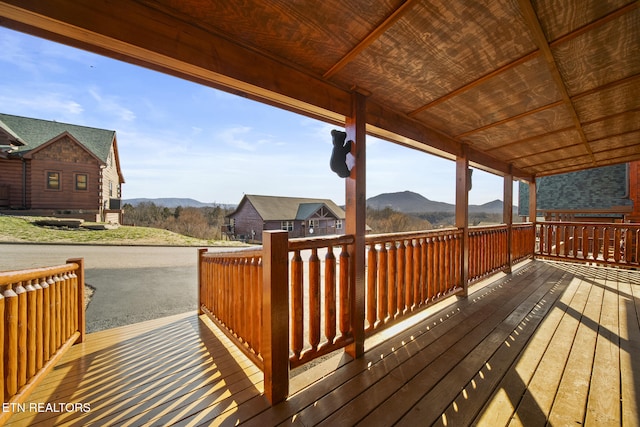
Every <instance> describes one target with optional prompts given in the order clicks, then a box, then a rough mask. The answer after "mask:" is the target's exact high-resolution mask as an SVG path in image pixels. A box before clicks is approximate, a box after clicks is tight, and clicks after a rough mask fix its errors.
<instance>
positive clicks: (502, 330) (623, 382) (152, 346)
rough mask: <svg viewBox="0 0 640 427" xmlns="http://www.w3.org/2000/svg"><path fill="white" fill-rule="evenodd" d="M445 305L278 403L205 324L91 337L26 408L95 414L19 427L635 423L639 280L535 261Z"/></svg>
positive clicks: (308, 378) (190, 317) (191, 317)
mask: <svg viewBox="0 0 640 427" xmlns="http://www.w3.org/2000/svg"><path fill="white" fill-rule="evenodd" d="M439 308H440V311H437V312H434V311H431V309H430V310H429V311H428V313H429V316H428V317H426V318H425V319H423V320H422V321H420V322H418V323H416V324H414V325H412V326H409V327H408V328H407V329H405V330H396V331H395V332H396V333H397V334H396V335H394V336H390V337H386V338H387V339H384V340H378V341H373V340H372V341H370V342H369V343H368V345H367V352H366V354H365V356H364V357H363V358H361V359H358V360H354V361H351V360H350V358H348V357H347V356H344V355H342V354H338V355H337V356H334V357H333V358H331V359H329V360H327V361H326V362H324V363H322V364H319V365H318V366H316V367H315V368H312V369H309V370H308V371H305V372H303V373H301V374H300V375H298V376H296V377H294V378H292V380H291V389H292V391H295V392H294V393H292V395H291V396H290V397H289V398H288V399H287V400H286V401H285V402H283V403H281V404H279V405H276V406H274V407H270V406H269V405H268V403H267V401H266V399H265V398H264V396H262V373H261V372H260V371H259V370H258V369H257V368H256V367H255V366H254V365H253V364H252V363H250V362H249V360H248V359H246V358H245V357H244V355H243V354H242V353H241V352H240V351H238V350H237V349H236V348H235V347H234V346H233V345H232V344H231V343H230V342H229V341H228V340H227V338H226V337H225V336H224V334H222V333H220V331H218V330H217V329H216V327H215V326H214V325H213V324H211V322H210V321H209V320H208V319H206V317H204V316H203V317H201V318H199V317H198V316H197V315H196V314H195V313H185V314H182V315H178V316H172V317H169V318H165V319H158V320H153V321H149V322H144V323H140V324H137V325H131V326H126V327H121V328H116V329H111V330H107V331H102V332H98V333H94V334H90V335H88V338H87V342H86V343H85V344H81V345H76V346H74V347H73V348H72V349H71V350H70V351H69V352H68V353H67V354H66V355H65V356H64V358H63V359H62V361H61V362H60V363H59V364H58V365H57V366H56V368H55V369H54V370H53V371H52V372H51V373H50V374H49V375H48V376H47V377H46V378H45V379H44V381H43V382H42V384H41V385H40V386H39V387H38V388H37V389H36V390H35V392H34V393H33V395H32V396H31V398H30V400H29V402H40V403H61V402H65V403H87V404H89V405H90V409H91V410H90V411H89V412H71V413H51V412H48V413H37V412H36V413H34V412H28V411H27V412H24V413H18V414H16V415H15V416H14V417H13V418H11V419H10V424H9V425H16V426H23V425H24V426H26V425H43V426H45V425H46V426H49V425H82V426H84V425H91V424H95V425H133V426H146V425H159V426H160V425H162V426H165V425H180V426H183V425H235V424H245V425H249V426H261V427H262V426H272V425H279V424H282V425H305V426H308V425H327V426H334V425H363V426H388V425H393V424H397V425H406V426H415V425H444V426H465V425H472V424H476V425H486V426H502V425H525V426H529V425H544V424H545V423H547V422H548V423H549V424H550V425H554V426H556V425H559V426H561V425H591V426H601V425H622V426H637V425H638V419H639V417H638V414H639V406H640V405H639V401H640V357H638V355H640V272H637V271H628V270H617V269H612V268H603V267H591V266H581V265H575V264H567V263H557V262H543V261H535V262H529V263H526V264H524V265H523V266H521V267H520V268H518V269H517V270H514V273H513V274H510V275H503V276H502V277H499V278H498V279H497V280H494V281H492V282H490V283H489V284H487V285H486V286H484V287H479V288H475V292H474V293H473V294H472V295H471V296H470V297H469V298H467V299H464V298H452V299H450V300H449V302H448V304H447V305H444V304H443V305H440V306H439ZM27 405H28V403H27Z"/></svg>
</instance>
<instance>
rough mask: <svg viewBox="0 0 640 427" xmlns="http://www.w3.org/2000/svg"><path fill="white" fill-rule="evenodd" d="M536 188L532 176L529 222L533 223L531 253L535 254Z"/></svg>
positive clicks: (534, 179)
mask: <svg viewBox="0 0 640 427" xmlns="http://www.w3.org/2000/svg"><path fill="white" fill-rule="evenodd" d="M536 193H537V189H536V177H535V176H534V177H533V178H532V180H531V182H529V222H531V224H533V239H531V240H532V242H533V248H531V253H532V254H533V255H534V257H535V254H536V232H537V230H536V228H537V227H536V219H537V217H538V206H537V204H538V199H537V195H536Z"/></svg>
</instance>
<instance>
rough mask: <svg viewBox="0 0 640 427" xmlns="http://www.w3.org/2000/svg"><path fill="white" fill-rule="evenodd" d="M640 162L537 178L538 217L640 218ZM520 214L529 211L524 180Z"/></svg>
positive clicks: (569, 218) (525, 214) (621, 219)
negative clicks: (639, 187) (639, 189)
mask: <svg viewBox="0 0 640 427" xmlns="http://www.w3.org/2000/svg"><path fill="white" fill-rule="evenodd" d="M639 184H640V162H633V163H626V164H620V165H613V166H606V167H601V168H594V169H587V170H583V171H579V172H571V173H566V174H560V175H553V176H544V177H540V178H536V193H537V194H536V201H537V204H536V208H537V210H538V216H539V217H544V218H545V219H547V220H557V219H562V220H579V221H630V222H638V221H640V193H639V191H638V185H639ZM519 190H520V191H519V203H518V207H519V215H520V216H527V215H528V212H529V186H528V185H527V184H523V183H520V188H519Z"/></svg>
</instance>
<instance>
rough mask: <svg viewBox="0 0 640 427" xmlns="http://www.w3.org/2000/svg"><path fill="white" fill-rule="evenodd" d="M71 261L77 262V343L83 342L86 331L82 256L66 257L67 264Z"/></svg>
mask: <svg viewBox="0 0 640 427" xmlns="http://www.w3.org/2000/svg"><path fill="white" fill-rule="evenodd" d="M71 263H75V264H78V271H76V276H78V332H80V336H79V337H78V340H77V341H76V344H79V343H82V342H84V339H85V335H86V331H87V329H86V328H87V327H86V322H85V311H84V258H72V259H68V260H67V264H71Z"/></svg>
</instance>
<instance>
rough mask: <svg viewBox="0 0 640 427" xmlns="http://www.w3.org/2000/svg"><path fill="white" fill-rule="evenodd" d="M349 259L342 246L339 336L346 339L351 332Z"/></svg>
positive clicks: (346, 251) (344, 247)
mask: <svg viewBox="0 0 640 427" xmlns="http://www.w3.org/2000/svg"><path fill="white" fill-rule="evenodd" d="M350 263H351V259H350V257H349V251H348V248H347V245H342V250H341V251H340V335H341V336H342V337H346V336H347V334H348V333H349V332H350V331H351V323H350V321H349V316H350V314H349V312H350V309H351V307H350V305H349V302H350V295H349V274H350V267H351V264H350Z"/></svg>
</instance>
